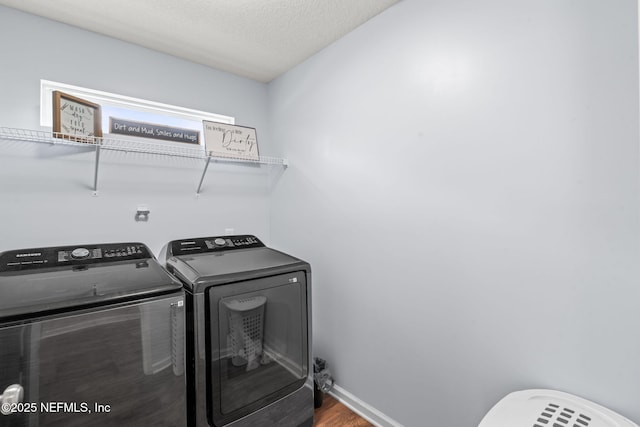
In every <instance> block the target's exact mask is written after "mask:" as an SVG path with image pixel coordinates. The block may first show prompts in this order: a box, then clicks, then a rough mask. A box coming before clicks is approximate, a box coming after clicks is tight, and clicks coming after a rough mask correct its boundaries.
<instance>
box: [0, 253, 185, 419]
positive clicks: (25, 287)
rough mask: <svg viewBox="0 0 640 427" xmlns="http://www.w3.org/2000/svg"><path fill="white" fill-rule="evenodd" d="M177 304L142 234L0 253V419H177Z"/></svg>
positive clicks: (180, 367) (181, 364) (181, 379)
mask: <svg viewBox="0 0 640 427" xmlns="http://www.w3.org/2000/svg"><path fill="white" fill-rule="evenodd" d="M184 311H185V309H184V293H183V291H182V285H181V284H180V282H178V281H177V280H176V279H175V278H174V277H172V276H171V275H169V274H168V273H167V272H166V271H165V270H164V268H163V267H162V266H161V265H160V264H159V263H158V262H157V260H156V259H155V258H154V256H153V255H152V254H151V252H150V251H149V249H148V248H147V247H146V246H145V245H144V244H142V243H117V244H113V243H112V244H90V245H82V246H61V247H47V248H32V249H24V250H11V251H6V252H3V253H0V394H1V396H0V400H1V401H2V406H1V413H0V425H2V426H7V427H27V426H29V427H35V426H54V427H55V426H61V427H62V426H64V427H71V426H83V427H84V426H105V425H118V426H151V425H153V426H171V427H174V426H184V425H186V396H185V384H186V377H185V360H184V354H185V341H184V337H185V332H184V331H185V328H184V318H185V314H184Z"/></svg>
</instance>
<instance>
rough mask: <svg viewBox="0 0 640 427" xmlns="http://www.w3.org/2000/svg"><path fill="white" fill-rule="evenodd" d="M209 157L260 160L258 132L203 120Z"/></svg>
mask: <svg viewBox="0 0 640 427" xmlns="http://www.w3.org/2000/svg"><path fill="white" fill-rule="evenodd" d="M202 126H203V129H204V144H205V147H206V150H207V155H209V156H214V157H229V158H233V159H243V160H260V155H259V154H258V139H257V136H256V130H255V129H254V128H249V127H245V126H236V125H228V124H226V123H217V122H209V121H206V120H203V122H202Z"/></svg>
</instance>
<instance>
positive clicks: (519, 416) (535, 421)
mask: <svg viewBox="0 0 640 427" xmlns="http://www.w3.org/2000/svg"><path fill="white" fill-rule="evenodd" d="M507 426H508V427H639V426H638V425H637V424H635V423H634V422H632V421H630V420H628V419H627V418H625V417H623V416H622V415H619V414H617V413H615V412H613V411H611V410H610V409H607V408H605V407H603V406H600V405H598V404H596V403H593V402H590V401H588V400H586V399H583V398H581V397H577V396H574V395H571V394H569V393H564V392H560V391H554V390H523V391H516V392H514V393H511V394H508V395H507V396H505V397H504V398H503V399H502V400H500V401H499V402H498V403H496V405H495V406H494V407H493V408H491V410H490V411H489V412H488V413H487V415H485V417H484V418H483V419H482V421H481V422H480V425H479V426H478V427H507Z"/></svg>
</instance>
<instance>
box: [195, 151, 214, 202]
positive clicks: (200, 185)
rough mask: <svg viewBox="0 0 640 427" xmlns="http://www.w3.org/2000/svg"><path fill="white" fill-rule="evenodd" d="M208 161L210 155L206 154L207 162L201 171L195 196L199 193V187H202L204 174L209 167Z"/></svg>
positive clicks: (209, 160)
mask: <svg viewBox="0 0 640 427" xmlns="http://www.w3.org/2000/svg"><path fill="white" fill-rule="evenodd" d="M209 162H211V156H207V162H206V163H205V164H204V170H203V171H202V176H201V177H200V183H199V184H198V189H197V190H196V197H198V196H199V195H200V189H201V188H202V182H203V181H204V176H205V175H206V174H207V169H208V168H209Z"/></svg>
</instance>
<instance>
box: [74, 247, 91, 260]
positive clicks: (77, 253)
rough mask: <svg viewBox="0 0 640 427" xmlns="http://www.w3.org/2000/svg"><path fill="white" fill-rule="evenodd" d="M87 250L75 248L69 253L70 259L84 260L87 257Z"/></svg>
mask: <svg viewBox="0 0 640 427" xmlns="http://www.w3.org/2000/svg"><path fill="white" fill-rule="evenodd" d="M90 253H91V252H89V249H87V248H76V249H74V250H73V251H72V252H71V258H73V259H85V258H88V257H89V254H90Z"/></svg>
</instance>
